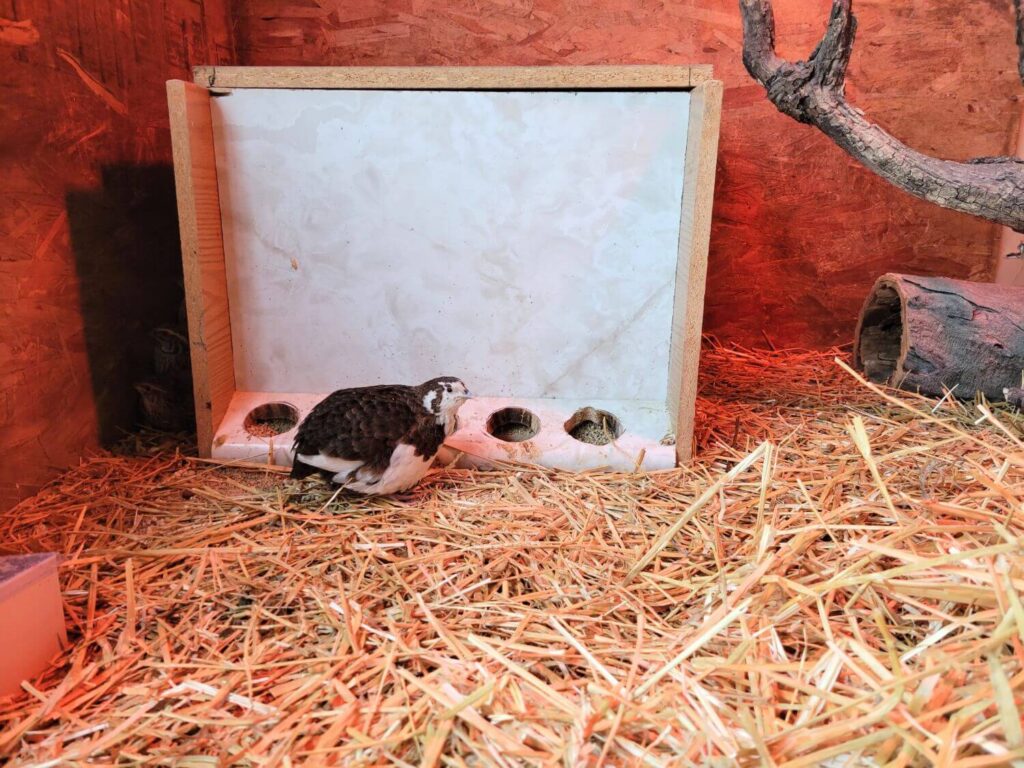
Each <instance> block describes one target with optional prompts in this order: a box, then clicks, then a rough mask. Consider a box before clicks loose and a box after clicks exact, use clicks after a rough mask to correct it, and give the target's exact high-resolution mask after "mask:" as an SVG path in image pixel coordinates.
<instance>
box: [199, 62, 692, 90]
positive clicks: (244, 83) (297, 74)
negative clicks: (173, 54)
mask: <svg viewBox="0 0 1024 768" xmlns="http://www.w3.org/2000/svg"><path fill="white" fill-rule="evenodd" d="M193 79H194V80H195V82H196V83H197V84H199V85H201V86H203V87H205V88H346V89H353V90H358V89H376V90H472V89H487V88H493V89H509V90H519V89H540V90H545V89H563V88H565V89H575V90H587V89H625V88H659V89H668V88H693V87H695V86H697V85H699V84H701V83H704V82H707V81H708V80H710V79H711V67H710V66H707V65H701V66H662V65H650V66H648V65H628V66H585V67H196V68H195V69H194V70H193Z"/></svg>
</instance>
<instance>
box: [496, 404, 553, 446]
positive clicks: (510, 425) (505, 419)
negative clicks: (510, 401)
mask: <svg viewBox="0 0 1024 768" xmlns="http://www.w3.org/2000/svg"><path fill="white" fill-rule="evenodd" d="M487 432H488V434H490V435H492V436H493V437H496V438H498V439H499V440H502V441H504V442H506V443H523V442H526V441H527V440H529V439H531V438H533V437H535V436H536V435H537V433H538V432H540V419H538V418H537V417H536V416H535V415H534V414H533V413H531V412H530V411H528V410H526V409H525V408H502V409H501V410H500V411H495V412H494V413H492V414H491V415H490V418H488V419H487Z"/></svg>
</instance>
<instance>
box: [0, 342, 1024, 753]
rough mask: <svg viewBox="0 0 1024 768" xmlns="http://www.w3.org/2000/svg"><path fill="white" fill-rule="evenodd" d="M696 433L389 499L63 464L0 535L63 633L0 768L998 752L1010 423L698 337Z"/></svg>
mask: <svg viewBox="0 0 1024 768" xmlns="http://www.w3.org/2000/svg"><path fill="white" fill-rule="evenodd" d="M933 409H934V411H933ZM699 411H700V419H701V421H700V433H699V440H700V443H701V445H702V454H701V456H702V457H701V459H700V460H699V461H697V462H696V463H695V464H694V465H693V466H691V467H687V468H685V469H680V470H676V471H669V472H662V473H654V474H643V475H623V474H600V473H595V474H585V475H570V474H562V473H558V472H550V471H544V470H537V469H525V468H515V469H510V470H508V471H500V472H493V473H467V472H461V471H442V472H440V473H438V474H437V475H434V476H432V477H431V478H430V479H429V481H428V482H427V483H426V484H425V485H424V486H423V487H421V488H420V489H418V490H417V491H416V492H415V493H413V494H410V495H409V496H407V497H405V498H401V499H390V500H358V499H357V500H352V499H349V498H337V499H333V500H332V499H331V496H330V494H329V493H328V492H327V491H326V490H325V489H324V488H322V487H321V486H319V485H318V484H317V483H315V482H313V483H306V484H305V485H303V486H297V485H295V484H293V483H291V482H290V481H287V480H285V478H284V477H283V476H282V475H281V474H280V473H276V472H273V471H267V470H240V469H230V470H229V469H225V468H223V467H217V466H213V465H210V464H206V463H201V462H199V461H197V460H192V459H189V458H186V457H181V456H178V455H175V454H174V453H173V452H167V451H163V452H156V453H153V454H152V455H150V456H148V457H142V458H124V457H112V456H104V457H99V458H96V459H93V460H90V461H88V462H86V463H84V464H83V465H82V466H81V467H79V468H78V469H76V470H75V471H73V472H71V473H69V474H67V475H66V476H65V477H64V478H62V480H61V481H60V482H59V483H56V484H54V485H53V486H51V487H50V488H48V489H47V490H45V491H44V492H43V493H42V494H40V495H39V496H38V497H37V498H35V499H32V500H30V501H28V502H26V503H24V504H22V505H21V506H20V507H18V508H17V509H15V510H14V511H13V512H11V513H10V514H8V515H6V516H5V517H3V518H2V524H0V542H3V546H4V547H5V548H7V549H9V550H13V551H26V550H40V549H47V550H57V551H60V552H64V553H67V558H68V559H67V562H66V563H65V565H64V567H63V570H62V582H63V585H64V589H65V598H66V604H67V616H68V621H69V625H70V631H71V636H72V644H71V647H70V648H68V650H67V652H66V653H65V654H64V655H63V656H61V657H60V658H59V659H57V660H55V662H54V666H53V668H52V669H51V670H50V671H49V672H48V673H47V674H46V675H45V676H44V677H43V678H42V679H40V680H36V681H34V682H33V683H32V684H31V685H28V684H26V685H25V693H24V695H23V696H21V697H19V698H17V699H14V700H6V701H0V762H3V760H4V759H7V760H10V761H12V763H13V764H16V765H24V764H34V765H40V766H56V765H64V764H68V763H71V764H74V763H76V762H77V763H95V764H105V765H111V764H121V763H129V762H132V761H147V762H150V763H156V764H164V765H176V766H181V767H182V768H184V767H185V766H207V765H218V764H232V763H233V764H238V765H270V764H286V765H287V764H291V765H298V764H308V765H345V766H369V765H399V766H409V765H414V766H478V765H487V766H490V765H496V766H518V765H564V766H596V765H616V766H618V765H650V766H676V765H690V764H695V765H734V764H741V765H781V766H787V767H788V768H797V766H814V765H819V764H822V763H824V762H829V763H830V764H834V765H842V764H849V765H855V764H861V765H863V764H879V765H880V764H891V765H950V766H952V765H956V766H965V767H970V766H978V767H980V766H987V765H1005V764H1009V763H1011V762H1012V761H1014V760H1021V761H1024V733H1022V726H1021V717H1020V707H1021V704H1022V701H1021V698H1022V694H1024V664H1022V661H1024V644H1022V640H1024V605H1022V601H1021V593H1022V591H1024V557H1022V548H1021V542H1022V539H1021V537H1022V535H1024V437H1022V434H1024V433H1022V423H1024V422H1022V420H1021V418H1020V417H1019V416H1017V415H1015V414H1013V413H1012V412H1010V411H1009V410H1007V409H1003V410H1002V411H994V410H992V409H990V408H989V407H987V406H986V405H984V404H981V405H980V406H979V405H978V404H976V403H956V402H953V401H949V400H947V401H945V402H943V403H941V404H940V405H939V406H938V407H936V406H935V403H934V402H931V401H925V400H921V399H917V398H914V397H912V396H907V395H900V396H899V397H898V398H896V397H894V396H893V395H892V393H888V392H885V393H883V392H877V391H873V390H872V389H871V388H869V387H868V386H866V385H864V384H863V383H861V382H859V381H857V380H856V379H855V378H854V377H853V376H852V375H851V373H850V372H848V371H846V370H844V369H843V368H842V367H841V365H840V364H838V363H837V362H835V361H834V360H833V359H832V357H831V356H826V355H812V354H791V353H789V354H787V353H781V352H779V353H751V352H745V351H742V350H725V349H721V348H713V349H710V350H708V351H707V353H706V355H705V362H704V386H703V390H702V399H701V402H700V404H699Z"/></svg>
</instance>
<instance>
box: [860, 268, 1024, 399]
mask: <svg viewBox="0 0 1024 768" xmlns="http://www.w3.org/2000/svg"><path fill="white" fill-rule="evenodd" d="M853 356H854V363H855V365H856V366H857V367H858V368H860V369H861V370H863V371H864V372H865V374H866V375H867V376H868V378H870V379H871V380H872V381H876V382H880V383H886V384H889V385H892V386H896V387H900V388H902V389H906V390H912V391H918V392H921V393H922V394H926V395H934V396H941V395H943V394H945V392H946V391H947V390H953V394H954V395H955V396H957V397H960V398H970V397H974V395H975V394H976V393H977V392H983V393H984V394H985V396H986V397H987V398H989V399H990V400H1003V399H1005V398H1006V397H1008V396H1009V395H1011V394H1012V391H1013V390H1014V389H1019V388H1020V387H1022V386H1024V383H1022V378H1021V377H1022V375H1024V288H1015V287H1011V286H1007V285H996V284H994V283H972V282H967V281H964V280H950V279H948V278H943V277H915V276H913V275H898V274H887V275H882V277H880V278H879V279H878V281H877V282H876V283H875V287H874V288H873V289H872V290H871V293H870V295H869V296H868V298H867V301H865V303H864V308H863V309H861V312H860V319H859V320H858V322H857V335H856V342H855V345H854V350H853Z"/></svg>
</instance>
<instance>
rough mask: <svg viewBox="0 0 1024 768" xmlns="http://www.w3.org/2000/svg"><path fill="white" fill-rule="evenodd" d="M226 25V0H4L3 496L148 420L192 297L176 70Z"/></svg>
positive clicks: (184, 73) (0, 113)
mask: <svg viewBox="0 0 1024 768" xmlns="http://www.w3.org/2000/svg"><path fill="white" fill-rule="evenodd" d="M229 29H230V28H229V20H228V14H227V0H0V200H2V205H0V456H2V457H3V459H2V461H0V509H4V508H5V507H7V506H9V505H10V504H12V503H13V502H15V501H16V500H17V499H18V498H20V497H23V496H25V495H27V494H30V493H32V492H33V491H35V490H36V488H37V487H38V486H39V485H40V484H41V483H43V482H44V481H46V480H47V479H48V478H50V477H52V476H53V475H54V473H55V472H57V471H58V470H59V469H62V468H64V467H67V466H68V465H69V464H73V463H75V462H77V461H78V459H79V458H80V457H81V456H82V455H83V454H85V453H87V452H89V451H90V450H92V449H94V448H95V447H97V446H98V445H99V444H100V443H101V442H110V441H111V440H113V439H116V438H117V436H118V435H119V434H122V432H121V430H124V429H132V428H133V427H134V425H135V419H136V413H137V410H136V406H137V401H136V394H135V391H134V390H133V388H132V384H133V383H134V382H135V381H137V380H138V378H139V377H140V376H141V375H143V374H144V373H145V372H146V369H147V366H148V365H149V364H150V358H151V356H152V342H151V340H150V337H149V334H150V331H151V330H152V328H153V327H154V326H157V325H161V324H168V323H171V322H173V321H174V319H175V318H176V316H177V311H178V304H179V302H180V299H181V288H180V275H181V266H180V255H179V250H178V244H177V221H176V208H175V198H174V179H173V174H172V171H171V150H170V138H169V133H168V126H167V104H166V97H165V90H164V81H165V80H167V79H168V78H171V77H188V76H189V71H190V68H191V67H192V66H193V65H196V64H203V63H208V62H210V61H214V62H225V61H230V60H231V59H232V57H233V53H232V50H231V47H230V44H229V40H230V34H229ZM0 545H2V542H0Z"/></svg>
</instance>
